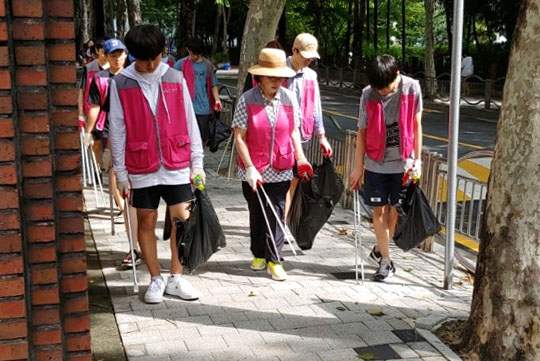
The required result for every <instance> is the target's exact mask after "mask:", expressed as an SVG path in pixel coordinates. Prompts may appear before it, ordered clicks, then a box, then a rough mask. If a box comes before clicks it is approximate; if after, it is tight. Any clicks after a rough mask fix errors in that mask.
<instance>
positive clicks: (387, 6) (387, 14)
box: [386, 0, 392, 53]
mask: <svg viewBox="0 0 540 361" xmlns="http://www.w3.org/2000/svg"><path fill="white" fill-rule="evenodd" d="M391 5H392V4H391V0H386V52H387V53H388V52H389V51H390V10H391Z"/></svg>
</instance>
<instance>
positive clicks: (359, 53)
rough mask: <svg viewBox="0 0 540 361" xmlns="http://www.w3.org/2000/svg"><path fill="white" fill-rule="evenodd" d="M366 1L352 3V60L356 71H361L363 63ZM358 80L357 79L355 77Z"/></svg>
mask: <svg viewBox="0 0 540 361" xmlns="http://www.w3.org/2000/svg"><path fill="white" fill-rule="evenodd" d="M365 6H366V3H365V1H364V0H355V4H354V29H353V32H354V37H353V62H354V68H355V69H356V73H357V74H360V73H361V72H362V70H363V69H362V67H363V65H364V63H363V61H362V59H363V57H364V48H363V44H364V16H365V14H366V9H365ZM357 81H358V79H357Z"/></svg>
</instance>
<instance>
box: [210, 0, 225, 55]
mask: <svg viewBox="0 0 540 361" xmlns="http://www.w3.org/2000/svg"><path fill="white" fill-rule="evenodd" d="M222 12H223V5H222V4H218V5H217V7H216V20H215V24H214V39H213V41H212V52H211V53H210V56H211V57H212V58H213V57H214V55H216V51H217V48H218V43H219V29H220V27H221V13H222Z"/></svg>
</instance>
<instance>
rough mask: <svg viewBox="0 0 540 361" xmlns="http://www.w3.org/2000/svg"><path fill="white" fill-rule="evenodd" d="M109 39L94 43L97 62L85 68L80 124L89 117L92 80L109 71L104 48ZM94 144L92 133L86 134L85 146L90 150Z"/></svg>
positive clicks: (81, 87) (79, 98)
mask: <svg viewBox="0 0 540 361" xmlns="http://www.w3.org/2000/svg"><path fill="white" fill-rule="evenodd" d="M108 39H109V38H98V39H96V40H95V41H94V45H93V46H91V47H90V50H91V52H92V54H93V55H94V56H95V58H96V59H95V60H93V61H91V62H90V63H88V64H86V65H85V66H84V68H83V73H82V76H81V80H80V82H79V97H78V101H77V103H78V108H79V123H81V124H83V123H85V122H86V116H87V115H88V110H89V109H90V103H88V93H89V92H90V84H92V79H93V78H94V75H96V73H97V72H99V71H101V70H103V69H108V68H109V62H108V61H107V57H106V56H105V52H104V50H103V46H104V45H105V41H107V40H108ZM93 143H94V138H93V137H92V134H91V133H85V137H84V146H85V148H88V147H89V146H90V145H92V144H93Z"/></svg>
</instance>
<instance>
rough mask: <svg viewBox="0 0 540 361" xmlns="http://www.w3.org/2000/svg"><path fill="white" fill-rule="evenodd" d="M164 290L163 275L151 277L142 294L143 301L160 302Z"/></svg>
mask: <svg viewBox="0 0 540 361" xmlns="http://www.w3.org/2000/svg"><path fill="white" fill-rule="evenodd" d="M164 292H165V281H164V280H163V277H159V278H155V279H153V280H152V281H151V282H150V284H149V285H148V288H147V289H146V293H145V294H144V302H146V303H161V301H163V293H164Z"/></svg>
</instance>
